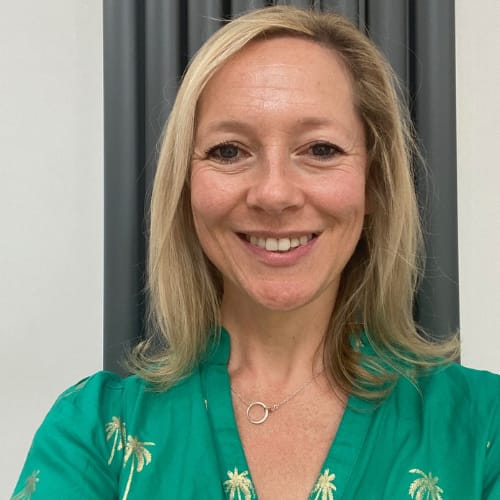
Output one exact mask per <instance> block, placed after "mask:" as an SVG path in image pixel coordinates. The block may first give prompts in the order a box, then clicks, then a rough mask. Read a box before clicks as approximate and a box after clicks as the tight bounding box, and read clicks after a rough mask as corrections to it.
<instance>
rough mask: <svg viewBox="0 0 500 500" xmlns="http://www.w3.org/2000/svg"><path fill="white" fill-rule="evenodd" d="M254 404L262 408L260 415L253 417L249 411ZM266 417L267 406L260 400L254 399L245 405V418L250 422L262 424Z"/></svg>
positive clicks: (267, 415)
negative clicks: (262, 411)
mask: <svg viewBox="0 0 500 500" xmlns="http://www.w3.org/2000/svg"><path fill="white" fill-rule="evenodd" d="M255 406H259V407H260V408H262V410H264V413H263V415H262V417H260V418H253V417H251V416H250V412H251V411H252V408H254V407H255ZM267 417H269V408H268V407H267V406H266V405H265V404H264V403H261V402H260V401H255V403H250V404H249V405H248V406H247V418H248V421H249V422H250V423H252V424H256V425H258V424H262V423H264V422H265V421H266V420H267Z"/></svg>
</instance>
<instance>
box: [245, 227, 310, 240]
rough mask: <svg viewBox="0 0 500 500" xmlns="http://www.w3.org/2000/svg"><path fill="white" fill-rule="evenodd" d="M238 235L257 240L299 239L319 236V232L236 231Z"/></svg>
mask: <svg viewBox="0 0 500 500" xmlns="http://www.w3.org/2000/svg"><path fill="white" fill-rule="evenodd" d="M237 233H238V234H241V235H244V236H256V237H258V238H276V239H280V238H300V237H301V236H305V235H309V234H312V235H313V236H318V235H319V234H320V231H310V230H307V229H306V230H304V231H297V230H293V231H292V230H290V231H266V230H262V231H259V230H257V231H237Z"/></svg>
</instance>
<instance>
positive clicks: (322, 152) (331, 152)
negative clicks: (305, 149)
mask: <svg viewBox="0 0 500 500" xmlns="http://www.w3.org/2000/svg"><path fill="white" fill-rule="evenodd" d="M340 152H341V150H340V148H339V147H338V146H334V145H333V144H329V143H327V142H318V143H317V144H313V145H312V146H310V147H309V153H310V154H312V155H313V156H316V157H318V158H319V159H321V160H324V159H329V158H332V157H333V156H335V155H337V154H339V153H340Z"/></svg>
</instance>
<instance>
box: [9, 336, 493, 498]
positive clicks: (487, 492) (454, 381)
mask: <svg viewBox="0 0 500 500" xmlns="http://www.w3.org/2000/svg"><path fill="white" fill-rule="evenodd" d="M229 350H230V345H229V336H228V334H227V333H226V332H223V335H222V338H221V341H220V343H219V344H218V345H217V347H216V348H214V349H213V350H212V352H211V354H210V355H209V356H208V358H207V360H206V361H205V362H203V363H201V364H200V365H199V367H198V368H197V369H196V370H195V371H194V372H193V373H192V374H191V375H190V376H189V377H188V378H186V379H184V380H182V381H181V382H179V383H178V384H177V385H176V386H175V387H173V388H171V389H169V390H168V391H165V392H154V391H152V390H151V389H150V388H149V387H148V385H147V383H145V382H144V381H143V380H141V379H139V378H137V377H135V376H133V377H128V378H126V379H120V378H119V377H118V376H116V375H114V374H112V373H109V372H100V373H97V374H95V375H94V376H92V377H90V378H87V379H85V380H83V381H81V382H79V383H78V384H76V385H75V386H74V387H72V388H70V389H68V390H67V391H66V392H64V393H63V394H62V395H61V396H60V397H59V399H58V400H57V401H56V403H55V404H54V406H53V407H52V409H51V410H50V412H49V413H48V415H47V417H46V418H45V421H44V422H43V424H42V426H41V427H40V429H39V430H38V432H37V433H36V435H35V438H34V440H33V444H32V447H31V449H30V451H29V454H28V457H27V460H26V464H25V466H24V469H23V471H22V474H21V477H20V479H19V483H18V485H17V487H16V489H15V493H14V495H13V497H12V500H14V499H16V500H19V499H26V500H27V499H33V500H41V499H46V500H49V499H50V500H57V499H68V498H83V499H85V500H93V499H96V500H97V499H98V500H106V499H110V500H111V499H121V500H144V499H148V500H155V499H162V500H168V499H172V500H187V499H203V500H210V499H225V498H229V499H231V500H232V499H234V500H254V499H256V498H257V496H256V493H255V490H254V487H253V484H252V476H251V471H250V470H249V468H248V465H247V462H246V459H245V454H244V451H243V448H242V445H241V441H240V438H239V435H238V430H237V427H236V422H235V418H234V413H233V408H232V402H231V392H230V383H229V377H228V373H227V362H228V359H229ZM279 473H280V471H279V470H276V474H279ZM283 496H286V494H285V493H284V494H283ZM309 498H310V499H314V500H341V499H342V500H360V499H390V500H393V499H396V500H399V499H401V500H402V499H410V498H413V499H415V500H426V499H429V500H441V499H443V500H445V499H449V500H476V499H477V500H479V499H483V500H486V499H488V500H499V499H500V376H498V375H493V374H491V373H487V372H479V371H475V370H470V369H466V368H463V367H460V366H457V365H451V366H448V367H446V368H444V369H440V370H438V371H436V372H435V373H434V374H432V375H429V376H426V377H422V378H421V379H420V380H419V381H418V384H417V386H415V385H413V384H411V383H410V382H409V381H407V380H406V379H404V378H401V379H400V380H399V382H398V383H397V385H396V387H395V389H394V391H393V392H392V393H391V395H390V396H389V397H388V398H387V399H386V400H385V401H384V402H383V404H381V405H378V406H376V407H375V406H374V405H372V404H371V403H368V402H366V401H361V400H360V399H358V398H356V397H354V396H351V397H350V398H349V401H348V405H347V408H346V410H345V413H344V416H343V418H342V421H341V423H340V426H339V428H338V431H337V434H336V436H335V439H334V441H333V443H332V445H331V447H330V451H329V452H328V455H327V457H326V458H325V461H324V464H323V467H322V468H321V472H320V474H319V476H318V478H317V481H316V483H315V484H314V485H313V487H312V490H311V494H310V497H309Z"/></svg>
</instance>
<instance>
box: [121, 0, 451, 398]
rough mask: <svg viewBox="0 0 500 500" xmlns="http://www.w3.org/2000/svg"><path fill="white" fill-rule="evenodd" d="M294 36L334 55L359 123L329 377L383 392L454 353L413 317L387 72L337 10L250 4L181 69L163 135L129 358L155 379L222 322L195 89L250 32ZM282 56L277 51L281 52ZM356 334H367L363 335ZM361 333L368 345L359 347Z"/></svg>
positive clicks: (412, 275)
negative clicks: (201, 225) (354, 215)
mask: <svg viewBox="0 0 500 500" xmlns="http://www.w3.org/2000/svg"><path fill="white" fill-rule="evenodd" d="M281 36H288V37H289V36H292V37H301V38H305V39H308V40H312V41H315V42H317V43H318V44H321V45H322V46H324V47H328V48H330V49H332V50H333V51H335V52H336V53H337V54H339V55H340V56H341V58H342V60H343V62H344V63H345V65H346V67H347V69H348V70H349V72H350V75H351V77H352V85H353V95H354V101H355V102H354V104H355V107H356V110H357V112H358V113H359V116H360V117H361V119H362V122H363V124H364V127H365V135H366V148H367V153H368V175H367V183H366V190H367V191H366V192H367V199H368V200H369V203H370V206H371V210H370V213H369V214H367V215H366V216H365V222H364V227H363V231H362V235H361V239H360V241H359V243H358V245H357V247H356V249H355V251H354V254H353V255H352V257H351V259H350V260H349V262H348V264H347V266H346V268H345V269H344V271H343V273H342V276H341V280H340V286H339V290H338V294H337V298H336V301H335V304H332V314H331V319H330V323H329V326H328V330H327V332H326V334H325V339H324V364H325V369H326V372H327V374H328V376H329V380H330V382H331V384H332V386H333V387H339V388H340V389H342V390H344V391H346V392H348V393H354V394H356V395H358V396H359V397H363V398H369V399H374V398H383V397H384V396H385V395H387V394H388V392H389V391H390V390H391V388H392V386H393V384H394V382H395V381H396V380H397V378H398V377H399V376H400V375H406V376H409V377H413V376H415V375H416V374H418V373H419V372H421V371H422V370H426V369H428V368H430V367H432V366H435V365H437V364H440V363H445V362H448V361H450V360H451V359H453V358H454V357H455V356H456V355H457V352H458V341H457V340H456V337H451V339H448V340H446V341H441V342H437V341H431V340H429V339H428V338H427V339H425V338H424V337H423V336H422V335H421V332H420V331H419V330H418V327H417V325H416V324H415V322H414V319H413V301H414V294H415V290H416V287H417V285H418V281H419V276H420V268H421V263H422V255H423V245H422V235H421V227H420V221H419V213H418V207H417V200H416V196H415V189H414V185H413V171H412V168H413V167H412V165H413V163H414V160H415V158H416V157H417V156H418V153H417V148H416V147H415V140H414V134H413V128H412V126H411V121H410V119H409V116H408V112H407V110H406V107H405V106H404V104H403V100H402V99H401V92H400V91H399V86H398V82H397V78H396V77H395V75H394V72H393V70H392V69H391V67H390V65H389V64H388V63H387V61H386V60H385V58H384V57H383V56H382V55H381V53H380V52H379V50H378V49H377V47H376V46H375V45H374V43H373V42H371V41H370V40H369V38H368V37H367V36H366V35H365V34H364V33H362V32H361V31H359V30H358V29H357V28H356V27H355V26H354V25H352V24H351V23H350V22H349V21H348V20H347V19H345V18H344V17H342V16H340V15H337V14H334V13H322V12H318V11H313V10H302V9H297V8H294V7H285V6H280V7H269V8H264V9H260V10H256V11H253V12H249V13H247V14H245V15H243V16H241V17H239V18H237V19H235V20H233V21H231V22H229V23H227V24H225V26H223V27H222V28H221V29H220V30H219V31H217V32H216V33H215V34H214V35H213V36H212V37H211V38H210V39H209V40H208V41H207V42H206V43H205V44H204V45H203V46H202V47H201V49H200V50H199V51H198V52H197V54H196V55H195V57H194V58H193V59H192V61H191V63H190V65H189V67H188V69H187V71H186V72H185V74H184V77H183V79H182V83H181V85H180V88H179V91H178V94H177V97H176V100H175V103H174V105H173V108H172V111H171V113H170V116H169V119H168V121H167V124H166V128H165V131H164V135H163V140H162V146H161V151H160V156H159V161H158V167H157V171H156V176H155V181H154V186H153V192H152V201H151V214H150V216H151V217H150V220H151V226H150V234H149V238H150V239H149V255H148V288H147V293H148V299H149V318H148V319H149V328H150V331H149V335H148V338H147V340H145V341H143V342H141V343H140V344H139V345H138V346H137V347H136V348H135V350H134V351H133V353H132V355H131V356H130V367H131V369H132V371H133V372H135V373H137V374H138V375H139V376H141V377H143V378H144V379H146V380H148V381H150V382H152V383H153V384H154V386H155V387H157V388H159V389H163V388H166V387H168V386H171V385H172V384H174V383H176V382H177V381H178V380H180V379H181V378H182V377H184V376H186V375H187V374H189V373H190V371H191V370H192V369H193V367H194V366H195V365H196V364H197V363H198V362H199V361H200V359H201V358H202V356H203V355H204V353H205V351H206V349H207V345H208V344H207V343H208V340H209V337H210V335H212V334H214V333H215V334H217V331H218V326H217V325H220V318H219V315H220V303H221V299H222V294H223V289H222V277H221V275H220V273H219V271H218V270H217V269H215V267H214V266H213V265H212V264H211V263H210V262H209V260H208V259H207V257H206V256H205V255H204V253H203V250H202V248H201V246H200V243H199V241H198V238H197V236H196V232H195V229H194V224H193V217H192V212H191V204H190V187H189V180H190V164H191V156H192V150H193V140H194V133H195V127H196V109H197V103H198V101H199V98H200V95H201V93H202V92H203V89H204V88H205V86H206V84H207V82H208V81H209V80H210V78H211V77H212V76H213V74H214V73H215V72H216V71H217V70H218V69H219V68H221V67H222V66H223V65H224V64H225V63H226V62H227V61H228V60H229V59H230V58H231V56H232V55H233V54H235V53H237V52H238V51H239V50H241V49H242V48H243V47H245V45H247V44H248V43H251V42H252V41H256V40H261V39H266V38H269V37H281ZM277 57H279V55H278V56H277ZM361 332H364V333H363V334H362V335H361ZM362 342H368V343H369V344H370V346H371V348H370V349H369V352H371V354H361V353H364V352H365V350H363V349H359V348H358V347H357V346H358V345H360V344H361V343H362Z"/></svg>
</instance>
